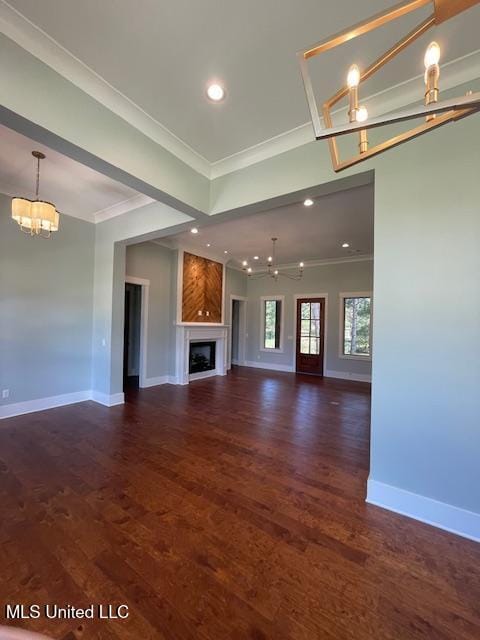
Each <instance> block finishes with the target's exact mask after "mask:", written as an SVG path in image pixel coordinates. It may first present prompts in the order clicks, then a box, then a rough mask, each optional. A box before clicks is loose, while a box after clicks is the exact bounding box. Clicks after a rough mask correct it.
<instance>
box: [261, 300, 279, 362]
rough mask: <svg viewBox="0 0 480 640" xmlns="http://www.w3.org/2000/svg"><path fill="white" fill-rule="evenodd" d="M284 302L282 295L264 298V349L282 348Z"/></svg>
mask: <svg viewBox="0 0 480 640" xmlns="http://www.w3.org/2000/svg"><path fill="white" fill-rule="evenodd" d="M282 304H283V300H282V298H280V297H274V296H272V297H271V298H262V349H264V350H268V351H270V350H271V349H276V350H277V351H281V349H282V326H281V325H282Z"/></svg>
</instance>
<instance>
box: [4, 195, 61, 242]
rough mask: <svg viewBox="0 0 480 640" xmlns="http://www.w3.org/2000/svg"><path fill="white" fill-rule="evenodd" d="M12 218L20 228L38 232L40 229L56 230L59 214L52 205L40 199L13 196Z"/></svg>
mask: <svg viewBox="0 0 480 640" xmlns="http://www.w3.org/2000/svg"><path fill="white" fill-rule="evenodd" d="M12 219H13V220H15V222H17V223H18V224H19V225H20V227H22V229H26V230H28V231H30V230H31V231H33V233H35V234H37V235H38V234H39V233H40V232H41V231H42V230H43V231H48V232H49V233H50V232H52V231H58V222H59V215H58V211H57V210H56V209H55V207H54V205H53V204H51V203H50V202H44V201H42V200H27V199H26V198H13V200H12Z"/></svg>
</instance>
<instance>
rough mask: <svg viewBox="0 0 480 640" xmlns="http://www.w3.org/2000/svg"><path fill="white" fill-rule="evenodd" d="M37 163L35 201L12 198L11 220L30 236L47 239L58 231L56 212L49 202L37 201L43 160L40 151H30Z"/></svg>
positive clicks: (43, 157)
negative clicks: (53, 232) (41, 161)
mask: <svg viewBox="0 0 480 640" xmlns="http://www.w3.org/2000/svg"><path fill="white" fill-rule="evenodd" d="M32 156H33V157H34V158H36V161H37V180H36V185H35V199H34V200H29V199H28V198H20V197H17V198H13V199H12V219H13V220H15V222H17V223H18V225H19V226H20V229H21V230H22V231H24V232H25V233H28V234H30V235H31V236H41V237H42V238H49V237H50V234H51V232H52V231H58V218H59V216H58V211H57V210H56V208H55V205H53V204H52V203H51V202H46V201H45V200H39V197H38V194H39V190H40V160H44V159H45V154H44V153H42V152H41V151H32Z"/></svg>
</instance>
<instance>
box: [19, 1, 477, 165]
mask: <svg viewBox="0 0 480 640" xmlns="http://www.w3.org/2000/svg"><path fill="white" fill-rule="evenodd" d="M9 3H10V5H11V6H13V7H14V8H15V9H16V10H18V11H19V12H21V13H22V14H23V15H24V16H26V17H27V18H28V20H30V21H31V22H33V23H34V24H35V25H37V26H38V27H39V28H41V29H42V30H44V31H45V32H46V33H47V34H48V35H49V36H50V37H51V38H53V39H54V40H56V41H57V42H58V43H59V44H60V45H61V46H62V47H63V48H65V49H67V50H68V51H69V52H70V53H71V54H73V55H74V56H76V57H77V58H78V59H79V60H80V61H81V62H82V63H84V64H85V65H87V66H88V67H90V68H91V69H92V70H93V71H94V72H95V73H96V74H99V75H100V76H101V77H103V78H104V79H105V80H106V81H107V82H108V83H109V84H110V85H112V86H113V87H114V88H115V89H117V90H118V91H120V92H121V93H122V94H124V96H126V97H127V98H128V99H129V100H131V101H133V102H134V103H135V104H136V105H138V106H139V107H140V108H141V109H142V110H144V111H145V112H146V113H147V114H148V115H149V116H151V117H152V118H154V119H155V120H157V121H158V122H159V123H161V124H162V125H163V126H164V127H167V128H168V129H169V130H170V131H171V132H172V133H173V134H174V135H175V136H177V137H178V138H180V139H181V140H182V141H184V142H185V143H187V145H189V146H190V147H192V148H193V149H194V150H195V151H196V152H198V153H199V154H201V155H202V156H203V157H204V158H206V159H207V160H208V161H210V162H214V161H218V160H219V159H221V158H225V157H227V156H229V155H231V154H234V153H237V152H239V151H241V150H243V149H246V148H248V147H251V146H252V145H256V144H258V143H261V142H262V141H265V140H267V139H270V138H272V137H275V136H278V135H280V134H283V133H284V132H286V131H289V130H291V129H294V128H296V127H299V126H301V125H303V124H304V123H306V122H308V120H309V117H308V112H307V107H306V101H305V97H304V92H303V87H302V83H301V79H300V73H299V70H298V65H297V60H296V56H295V54H296V52H297V51H298V50H300V49H303V48H305V47H307V46H309V45H311V44H313V43H315V42H316V41H319V40H322V39H324V38H326V37H328V36H329V35H331V34H333V33H335V32H337V31H339V30H341V29H344V28H345V27H348V26H350V25H351V24H353V23H355V22H357V21H359V20H362V19H364V18H366V17H368V16H370V15H372V14H374V13H376V12H378V11H380V10H384V9H385V8H387V7H389V6H392V5H393V4H395V0H356V1H353V0H336V1H335V2H327V1H325V0H323V1H321V0H302V1H300V0H281V1H279V0H261V1H259V0H242V1H241V2H239V1H238V0H235V1H234V0H202V1H201V2H200V1H196V2H195V1H192V0H175V2H171V1H170V2H167V1H165V0H136V1H135V2H127V1H126V0H124V1H121V2H119V1H118V0H102V1H101V2H99V1H98V0H82V1H81V2H79V1H78V0H42V1H41V2H39V1H38V0H9ZM426 12H427V11H426V10H425V9H423V10H421V11H419V12H418V13H417V14H416V16H415V17H413V18H412V17H411V16H409V17H408V18H407V19H404V20H403V22H398V23H395V24H392V25H389V26H387V27H383V28H382V29H380V30H378V31H377V32H375V33H371V34H369V35H367V36H363V37H361V38H358V39H357V40H354V41H353V42H351V43H348V44H347V45H344V46H343V47H342V48H341V49H340V48H339V49H335V50H334V51H331V52H329V53H327V54H326V55H325V56H324V57H323V59H315V60H314V61H313V62H312V72H313V78H314V82H315V86H316V87H318V88H319V89H320V98H327V97H329V96H330V95H331V94H332V93H334V92H335V91H336V89H337V88H338V87H339V84H341V83H342V82H343V81H344V77H345V74H346V70H347V68H348V66H349V64H350V63H351V62H353V61H356V62H358V63H359V64H360V65H361V66H364V65H366V64H367V63H368V62H370V61H371V60H372V59H374V58H375V57H376V56H377V55H378V54H380V53H381V52H383V51H384V50H385V49H387V48H388V47H389V46H390V45H391V44H392V43H393V42H395V41H396V40H397V39H399V37H400V36H401V35H403V34H404V33H405V32H406V30H408V29H409V28H410V26H411V25H412V24H414V23H417V22H418V21H420V19H421V18H422V17H423V16H424V15H425V14H426ZM479 26H480V6H477V7H474V8H472V9H470V10H469V11H468V12H466V13H464V14H462V15H460V16H457V17H456V18H454V19H453V20H451V21H449V22H448V23H446V24H444V25H441V26H440V27H438V28H436V29H434V30H433V31H431V32H429V34H427V35H425V36H424V37H422V38H421V39H420V40H419V41H418V42H417V43H415V45H414V46H412V47H410V48H409V49H408V50H407V51H406V52H404V53H403V54H402V55H401V56H400V57H399V58H398V59H396V60H395V61H393V62H392V63H390V64H389V65H388V66H387V67H385V69H384V70H383V71H382V72H381V73H379V74H378V75H376V76H374V78H372V79H371V80H369V81H368V84H367V86H366V87H365V92H366V94H367V95H372V94H374V93H376V92H378V91H380V90H382V89H385V88H387V87H391V86H393V85H396V84H398V83H400V82H404V81H406V80H408V79H411V78H414V77H417V76H421V74H422V72H423V52H424V49H425V47H426V45H427V44H428V42H429V41H430V40H431V39H432V38H435V39H437V40H438V41H439V42H440V44H441V46H442V52H443V53H442V63H445V62H447V61H451V60H454V59H457V58H459V57H461V56H464V55H466V54H468V53H470V52H472V51H474V50H477V49H478V46H479V45H478V42H479V40H478V30H479ZM444 77H445V75H444ZM212 79H216V80H220V81H221V82H223V83H225V86H226V89H227V92H228V95H227V99H226V101H225V102H224V103H222V104H217V105H212V104H210V103H208V102H207V101H206V99H205V97H204V89H205V85H206V83H207V82H208V81H209V80H212ZM441 79H442V78H441ZM421 90H422V86H421V80H419V81H418V92H419V98H420V97H421ZM367 106H368V105H367Z"/></svg>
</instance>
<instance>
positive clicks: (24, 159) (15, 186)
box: [0, 125, 151, 222]
mask: <svg viewBox="0 0 480 640" xmlns="http://www.w3.org/2000/svg"><path fill="white" fill-rule="evenodd" d="M34 149H36V150H38V151H43V153H45V155H46V156H47V157H46V158H45V160H42V161H41V164H40V197H41V198H42V199H43V200H47V201H50V202H53V203H54V204H55V205H56V207H57V209H58V210H59V211H60V212H61V213H63V214H66V215H70V216H74V217H77V218H83V219H84V220H89V221H91V222H94V221H95V219H96V218H97V220H98V217H99V216H102V217H105V216H108V215H109V213H113V212H116V213H118V212H122V213H123V211H126V210H128V209H131V208H135V207H134V206H133V205H134V203H135V205H136V206H139V202H140V201H141V203H142V204H145V198H146V196H143V195H141V194H138V192H137V191H134V190H133V189H130V188H129V187H126V186H124V185H123V184H120V183H119V182H115V181H114V180H111V179H110V178H107V177H106V176H104V175H102V174H101V173H97V172H96V171H94V170H93V169H89V168H88V167H86V166H84V165H83V164H80V163H79V162H75V160H71V159H70V158H67V157H66V156H64V155H62V154H61V153H57V152H56V151H52V150H51V149H49V148H48V147H45V145H42V144H39V143H38V142H34V141H33V140H30V139H29V138H27V137H25V136H23V135H21V134H19V133H16V132H14V131H12V130H10V129H7V127H4V126H1V125H0V192H1V193H5V194H7V195H10V196H24V197H27V198H32V197H33V196H34V194H35V175H36V161H35V160H34V158H33V157H32V155H31V153H32V151H33V150H34ZM148 201H150V202H151V199H150V198H148ZM122 209H123V211H122Z"/></svg>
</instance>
